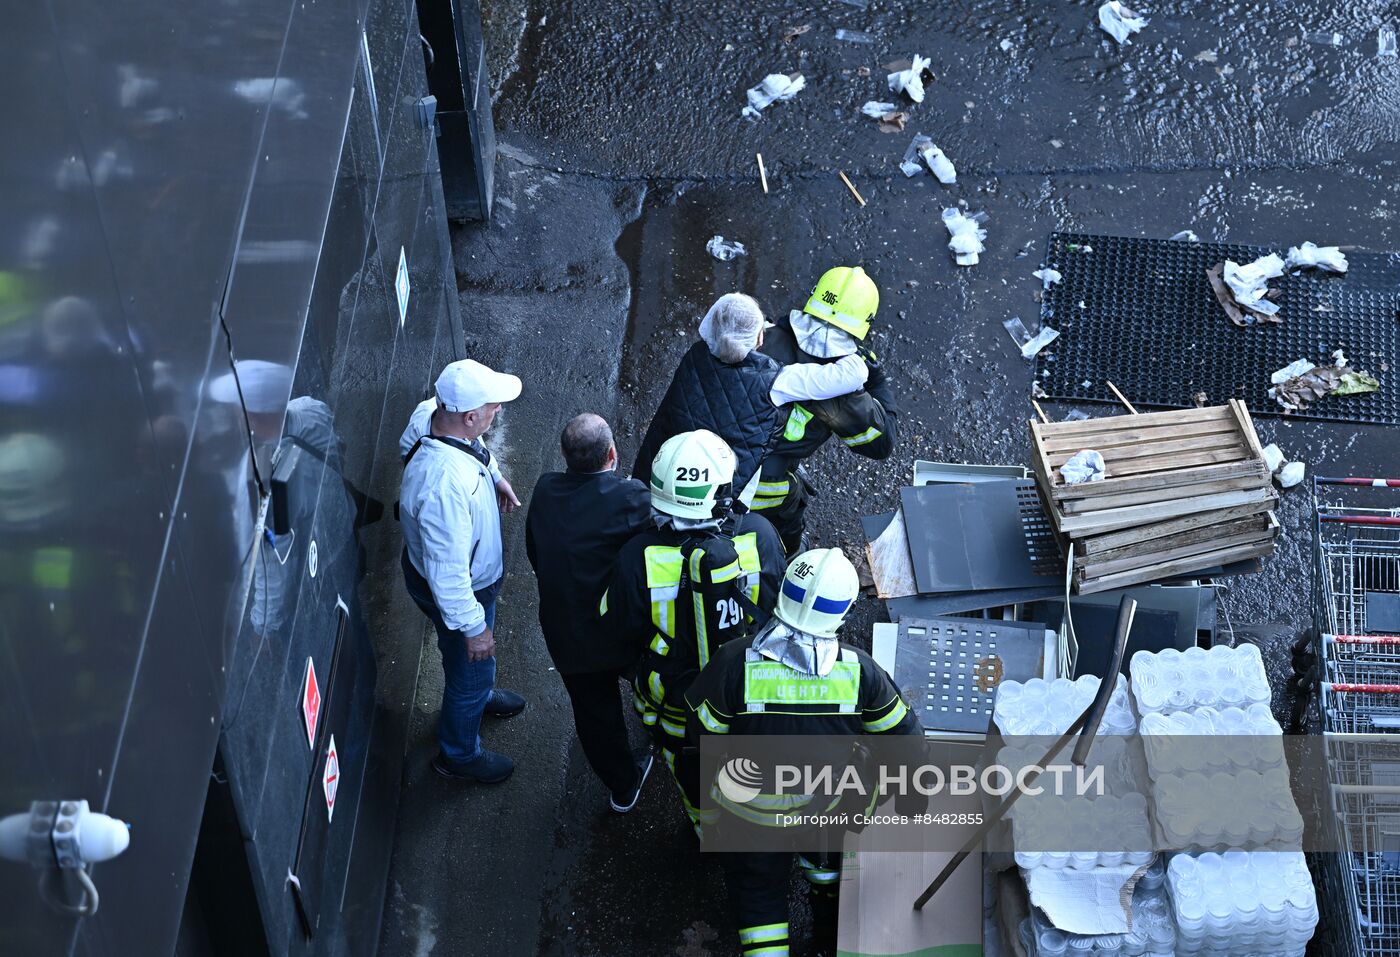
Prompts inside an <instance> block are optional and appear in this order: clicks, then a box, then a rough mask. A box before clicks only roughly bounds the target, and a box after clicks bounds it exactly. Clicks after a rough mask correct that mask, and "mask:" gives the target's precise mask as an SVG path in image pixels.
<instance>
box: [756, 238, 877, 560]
mask: <svg viewBox="0 0 1400 957" xmlns="http://www.w3.org/2000/svg"><path fill="white" fill-rule="evenodd" d="M879 306H880V291H879V290H878V289H876V288H875V283H874V282H873V281H872V280H871V278H870V277H869V276H867V275H866V274H865V270H864V269H861V268H860V267H859V266H837V267H836V268H834V269H828V270H827V271H826V272H825V273H823V274H822V277H821V279H819V280H817V285H816V288H815V289H813V290H812V295H811V296H810V297H809V298H808V300H807V304H806V305H805V306H803V307H802V308H801V309H794V310H793V311H792V312H791V313H790V314H789V315H788V316H787V317H786V318H785V319H782V320H779V322H778V323H777V324H776V326H775V327H774V328H773V329H770V330H769V331H768V335H767V336H766V338H765V340H764V346H763V351H764V352H765V353H767V354H768V355H770V356H772V357H773V358H774V359H777V360H778V361H779V362H781V363H783V364H784V365H785V366H786V365H792V364H793V363H799V362H816V363H830V362H838V361H840V360H841V359H842V358H843V357H845V356H852V355H857V356H860V357H861V358H863V359H864V360H865V363H866V366H867V367H868V368H869V370H870V374H869V377H868V378H867V379H866V381H865V385H864V386H863V387H861V388H857V389H855V390H853V391H851V392H848V393H846V394H845V395H839V396H837V397H835V398H832V399H822V400H821V401H814V402H812V401H801V402H795V403H793V404H792V405H791V406H789V407H788V411H787V418H786V420H785V422H784V423H783V425H782V428H781V430H780V432H779V435H778V438H777V440H776V443H775V444H774V446H773V448H772V449H771V451H770V452H769V453H768V457H767V458H766V459H765V460H764V462H763V469H762V471H761V472H760V473H759V480H758V481H759V484H758V492H757V494H756V495H755V496H754V500H753V508H754V510H755V511H757V512H758V513H759V514H760V515H763V516H764V517H766V518H767V519H768V520H769V521H771V522H772V523H773V526H774V527H775V528H777V530H778V533H779V534H780V535H781V536H782V539H783V547H784V548H785V549H786V550H787V553H788V554H789V555H792V554H794V553H795V552H796V551H797V550H798V549H799V548H800V547H801V546H800V543H801V539H802V530H803V524H804V510H805V509H806V507H807V499H808V498H809V496H810V495H811V494H812V493H813V491H814V489H812V488H811V486H810V485H809V484H808V483H807V479H806V476H805V475H804V474H803V470H802V469H801V468H800V466H801V465H802V462H803V460H804V459H806V458H807V457H809V456H810V455H812V454H813V453H814V452H816V451H817V449H819V448H821V446H822V444H823V443H825V442H826V440H827V439H829V438H830V437H831V436H833V435H835V436H836V437H837V438H839V439H840V440H841V442H842V444H843V445H845V446H846V447H847V448H848V449H850V450H851V451H852V452H854V453H856V454H857V455H863V456H865V457H866V458H871V459H884V458H888V457H889V456H890V453H892V452H893V451H894V446H895V420H896V418H897V416H898V415H899V408H898V406H897V405H896V403H895V397H894V393H893V392H892V391H891V390H890V387H889V384H888V382H887V381H886V379H885V371H884V369H883V368H882V367H881V365H880V363H879V362H878V361H876V359H875V356H874V355H873V354H872V353H871V352H870V350H869V349H868V348H867V346H866V339H867V337H868V336H869V334H870V320H871V319H872V318H873V317H874V315H875V310H876V309H878V308H879Z"/></svg>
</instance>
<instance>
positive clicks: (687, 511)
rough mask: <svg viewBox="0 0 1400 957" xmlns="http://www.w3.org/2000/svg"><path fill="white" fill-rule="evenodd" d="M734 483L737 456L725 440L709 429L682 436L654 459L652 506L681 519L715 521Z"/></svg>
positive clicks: (666, 445)
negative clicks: (718, 507)
mask: <svg viewBox="0 0 1400 957" xmlns="http://www.w3.org/2000/svg"><path fill="white" fill-rule="evenodd" d="M733 481H734V453H733V452H732V451H730V448H729V446H728V445H727V444H726V443H725V441H724V439H722V438H720V437H719V436H718V435H715V434H714V433H713V432H710V431H708V430H706V429H697V430H695V431H694V432H682V433H681V434H680V435H675V436H672V437H671V438H669V439H667V440H666V442H665V443H664V444H663V445H662V446H661V451H659V452H657V453H656V458H654V459H652V462H651V504H652V505H653V506H654V507H655V508H656V509H657V510H658V511H661V512H665V513H666V514H667V515H674V516H676V517H677V518H689V519H701V520H703V519H707V518H712V517H715V501H716V499H719V498H728V497H729V486H730V485H731V483H733Z"/></svg>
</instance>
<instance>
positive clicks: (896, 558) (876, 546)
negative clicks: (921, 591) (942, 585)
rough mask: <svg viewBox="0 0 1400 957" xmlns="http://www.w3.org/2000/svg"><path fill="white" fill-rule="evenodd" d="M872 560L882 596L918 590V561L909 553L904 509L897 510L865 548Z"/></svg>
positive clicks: (901, 595)
mask: <svg viewBox="0 0 1400 957" xmlns="http://www.w3.org/2000/svg"><path fill="white" fill-rule="evenodd" d="M865 554H866V557H867V558H868V559H869V560H870V577H871V578H873V579H874V580H875V594H877V595H878V596H880V597H881V598H907V597H909V596H910V595H916V594H918V587H917V586H916V585H915V584H914V561H913V559H911V558H910V557H909V533H908V531H907V530H906V529H905V527H904V509H902V508H901V509H899V510H898V511H896V512H895V513H894V518H893V519H892V520H891V521H890V523H889V524H888V525H886V526H885V530H884V531H883V532H881V533H880V535H879V536H878V537H877V538H876V539H875V540H874V541H873V542H871V543H870V544H869V545H867V546H866V548H865Z"/></svg>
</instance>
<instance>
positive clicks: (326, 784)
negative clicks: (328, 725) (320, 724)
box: [321, 735, 340, 821]
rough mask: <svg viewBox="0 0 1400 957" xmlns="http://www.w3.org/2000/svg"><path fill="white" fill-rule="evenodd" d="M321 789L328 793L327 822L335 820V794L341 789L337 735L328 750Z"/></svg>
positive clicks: (333, 736)
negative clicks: (336, 748) (336, 746)
mask: <svg viewBox="0 0 1400 957" xmlns="http://www.w3.org/2000/svg"><path fill="white" fill-rule="evenodd" d="M321 787H322V788H324V789H325V792H326V820H327V821H330V820H332V819H334V818H335V792H336V791H337V790H338V789H339V787H340V758H339V757H338V756H337V755H336V753H335V735H331V744H330V747H329V748H327V749H326V770H325V773H324V774H322V775H321Z"/></svg>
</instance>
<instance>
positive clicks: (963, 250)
mask: <svg viewBox="0 0 1400 957" xmlns="http://www.w3.org/2000/svg"><path fill="white" fill-rule="evenodd" d="M986 218H987V214H986V213H973V214H972V215H971V216H964V215H963V213H962V210H960V209H958V208H957V207H956V206H949V207H948V208H947V209H945V210H943V225H944V226H947V227H948V233H949V235H951V236H952V237H953V238H952V239H950V240H948V248H949V249H951V250H952V251H953V257H954V259H956V260H957V263H958V265H959V266H975V265H977V254H978V253H980V252H982V250H983V249H984V248H986V247H984V246H983V245H982V240H984V239H986V238H987V231H986V230H985V229H983V228H982V226H981V224H982V223H983V222H984V221H985V220H986Z"/></svg>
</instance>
